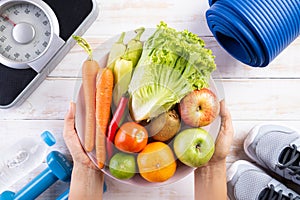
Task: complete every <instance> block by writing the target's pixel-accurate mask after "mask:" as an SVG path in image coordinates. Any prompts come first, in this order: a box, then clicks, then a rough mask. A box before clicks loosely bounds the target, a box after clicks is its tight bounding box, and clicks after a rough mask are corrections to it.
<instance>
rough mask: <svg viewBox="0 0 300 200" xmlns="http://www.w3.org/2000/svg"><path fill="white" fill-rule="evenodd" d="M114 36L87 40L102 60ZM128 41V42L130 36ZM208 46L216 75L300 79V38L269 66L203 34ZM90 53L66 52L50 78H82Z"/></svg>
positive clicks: (114, 38) (78, 48) (80, 50)
mask: <svg viewBox="0 0 300 200" xmlns="http://www.w3.org/2000/svg"><path fill="white" fill-rule="evenodd" d="M118 34H120V32H117V33H116V34H115V35H114V37H87V38H86V39H87V40H88V42H89V43H90V44H91V46H92V47H93V48H94V54H95V55H94V57H95V59H100V57H101V56H102V55H104V54H105V53H107V52H108V51H109V50H110V47H111V44H112V43H113V42H114V41H116V40H117V38H116V35H118ZM128 37H129V36H128ZM128 37H127V38H126V40H125V41H128V40H129V38H128ZM201 38H202V39H203V40H204V41H205V43H206V47H207V48H209V49H212V51H213V54H214V55H215V56H216V58H215V59H216V64H217V71H216V72H215V73H214V77H216V78H217V77H222V78H225V79H230V78H235V79H237V78H240V79H247V78H251V79H252V78H293V79H294V78H300V72H299V67H300V64H299V63H300V56H298V50H297V49H298V48H299V47H300V37H299V38H297V39H296V40H295V41H294V42H293V43H291V44H290V45H289V46H288V47H287V48H286V49H285V50H284V51H283V52H281V53H280V54H279V55H278V57H276V58H275V59H274V60H273V61H272V62H271V63H270V64H269V65H268V66H267V67H264V68H257V67H250V66H248V65H245V64H243V63H241V62H239V61H238V60H236V59H235V58H233V57H232V56H231V55H229V54H228V53H227V52H226V51H225V50H224V49H223V48H222V47H221V46H220V45H219V44H218V43H217V42H216V40H215V39H214V38H213V37H201ZM86 57H87V56H86V53H85V52H84V51H83V50H82V48H81V47H79V46H78V45H75V46H74V48H72V49H71V51H70V52H69V53H68V54H67V55H66V57H65V58H64V59H63V60H62V61H61V62H60V64H59V65H58V66H57V67H56V68H55V70H54V71H53V72H52V73H51V74H50V76H49V77H53V78H57V77H58V78H61V77H78V76H80V75H79V73H80V70H81V65H82V62H83V61H84V60H85V59H86Z"/></svg>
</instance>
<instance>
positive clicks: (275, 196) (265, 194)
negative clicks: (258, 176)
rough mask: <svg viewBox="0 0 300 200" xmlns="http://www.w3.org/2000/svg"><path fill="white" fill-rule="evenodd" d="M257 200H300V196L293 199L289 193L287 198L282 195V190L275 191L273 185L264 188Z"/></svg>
mask: <svg viewBox="0 0 300 200" xmlns="http://www.w3.org/2000/svg"><path fill="white" fill-rule="evenodd" d="M258 199H259V200H300V196H296V197H294V195H293V194H292V193H289V194H288V196H285V195H284V194H283V191H282V190H278V191H275V187H274V185H272V184H271V185H270V187H268V188H265V189H264V190H263V191H262V192H261V193H260V195H259V197H258Z"/></svg>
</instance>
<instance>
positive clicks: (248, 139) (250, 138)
mask: <svg viewBox="0 0 300 200" xmlns="http://www.w3.org/2000/svg"><path fill="white" fill-rule="evenodd" d="M264 125H267V124H259V125H256V126H254V127H253V128H252V129H251V130H250V131H249V133H248V135H247V137H246V138H245V140H244V151H245V153H246V154H247V156H248V157H249V158H250V159H251V160H253V161H257V159H256V158H255V157H253V156H252V155H251V153H250V152H249V151H248V147H249V146H250V145H251V144H252V143H253V141H254V139H255V137H256V136H257V133H258V131H259V129H260V127H262V126H264Z"/></svg>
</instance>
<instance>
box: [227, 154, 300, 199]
mask: <svg viewBox="0 0 300 200" xmlns="http://www.w3.org/2000/svg"><path fill="white" fill-rule="evenodd" d="M227 191H228V192H227V194H228V197H229V198H230V200H268V199H269V200H271V199H276V200H296V199H297V200H300V195H299V194H297V193H296V192H294V191H293V190H291V189H288V188H287V187H286V186H285V185H283V184H282V183H280V182H279V181H277V180H276V179H274V178H272V177H271V176H269V175H268V174H266V173H265V172H264V171H263V170H262V169H260V168H258V167H257V166H255V165H254V164H252V163H250V162H248V161H245V160H239V161H236V162H235V163H233V164H232V165H231V166H230V167H229V169H228V170H227Z"/></svg>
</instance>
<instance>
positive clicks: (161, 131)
mask: <svg viewBox="0 0 300 200" xmlns="http://www.w3.org/2000/svg"><path fill="white" fill-rule="evenodd" d="M179 130H180V119H179V115H178V114H177V112H176V111H175V110H170V111H168V112H165V113H162V114H160V115H159V116H158V117H157V118H155V119H153V120H151V122H150V123H149V135H150V136H152V138H153V139H154V140H157V141H161V142H165V141H168V140H170V139H171V138H173V137H174V136H175V135H176V133H178V132H179Z"/></svg>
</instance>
